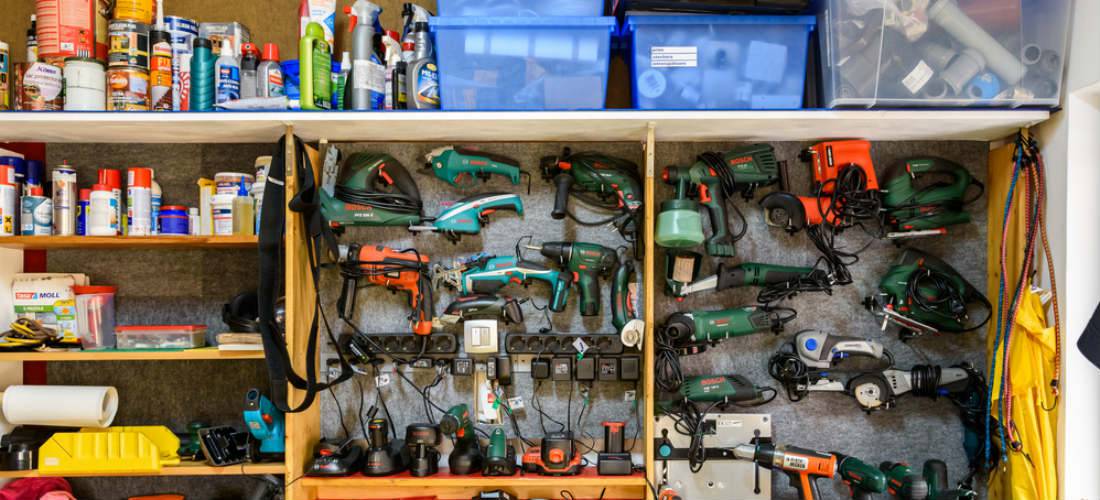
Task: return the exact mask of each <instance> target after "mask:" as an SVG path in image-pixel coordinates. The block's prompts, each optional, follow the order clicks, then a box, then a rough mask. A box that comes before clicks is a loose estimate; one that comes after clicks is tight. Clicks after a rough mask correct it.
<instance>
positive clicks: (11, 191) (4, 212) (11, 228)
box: [0, 184, 19, 236]
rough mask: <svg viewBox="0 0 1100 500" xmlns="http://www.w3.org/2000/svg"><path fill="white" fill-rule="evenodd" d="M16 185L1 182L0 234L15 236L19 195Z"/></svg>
mask: <svg viewBox="0 0 1100 500" xmlns="http://www.w3.org/2000/svg"><path fill="white" fill-rule="evenodd" d="M15 193H16V189H15V185H13V184H0V236H15V232H16V229H17V228H16V218H17V217H18V214H17V213H16V210H18V209H17V208H16V207H17V205H18V204H19V201H18V200H19V196H18V195H17V194H15Z"/></svg>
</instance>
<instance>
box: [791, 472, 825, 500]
mask: <svg viewBox="0 0 1100 500" xmlns="http://www.w3.org/2000/svg"><path fill="white" fill-rule="evenodd" d="M787 474H788V475H789V476H790V478H791V483H793V484H794V487H795V488H796V489H798V498H799V499H801V500H817V499H819V498H821V491H820V490H819V489H818V487H817V481H814V477H813V476H811V475H810V474H808V473H803V474H799V473H797V472H789V473H787Z"/></svg>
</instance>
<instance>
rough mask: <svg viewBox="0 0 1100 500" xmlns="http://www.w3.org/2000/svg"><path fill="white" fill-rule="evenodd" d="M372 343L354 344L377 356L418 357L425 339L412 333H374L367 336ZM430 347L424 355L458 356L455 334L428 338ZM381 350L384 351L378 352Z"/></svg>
mask: <svg viewBox="0 0 1100 500" xmlns="http://www.w3.org/2000/svg"><path fill="white" fill-rule="evenodd" d="M365 337H367V338H368V339H370V342H368V341H366V340H364V339H362V338H359V339H354V340H353V342H357V343H359V345H361V346H363V347H364V348H366V349H367V350H369V351H370V352H373V353H375V354H381V355H386V354H390V355H393V354H397V355H410V354H411V355H416V354H419V353H420V349H421V346H422V343H423V342H424V337H421V336H419V335H413V334H411V333H372V334H369V335H366V336H365ZM427 342H428V345H427V346H426V347H424V355H425V356H427V355H436V356H438V355H441V354H457V353H458V344H459V341H458V338H457V337H456V336H455V335H454V334H453V333H445V332H437V333H433V334H431V335H428V336H427ZM379 348H381V349H382V351H381V352H378V349H379Z"/></svg>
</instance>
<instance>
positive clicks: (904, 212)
mask: <svg viewBox="0 0 1100 500" xmlns="http://www.w3.org/2000/svg"><path fill="white" fill-rule="evenodd" d="M887 175H888V180H887V181H886V182H885V183H883V185H882V192H883V194H884V196H883V198H882V207H883V209H884V213H883V222H885V226H886V227H887V228H888V229H889V232H888V233H887V234H886V237H887V238H890V239H898V238H913V237H920V236H934V235H940V234H944V233H946V232H947V230H946V229H945V227H946V226H951V225H955V224H966V223H967V222H970V214H969V213H968V212H967V211H966V210H965V209H964V207H965V206H966V205H967V204H969V203H970V202H973V201H975V200H977V199H978V198H980V197H981V195H982V191H983V190H984V186H983V185H982V183H980V182H978V181H976V180H975V179H974V176H972V175H970V171H969V170H967V169H966V168H965V167H963V166H962V165H959V164H958V163H955V162H953V161H951V160H946V159H943V158H923V157H921V158H910V159H907V160H905V161H903V162H901V163H900V164H898V165H896V166H894V167H892V168H891V172H890V173H889V174H887ZM971 186H977V187H978V189H977V190H976V194H975V195H972V196H971V198H970V199H967V198H966V195H967V192H968V191H970V187H971Z"/></svg>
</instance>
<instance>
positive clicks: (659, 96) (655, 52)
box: [624, 15, 816, 109]
mask: <svg viewBox="0 0 1100 500" xmlns="http://www.w3.org/2000/svg"><path fill="white" fill-rule="evenodd" d="M815 24H816V20H815V19H814V17H813V16H722V15H701V16H628V17H627V19H626V24H625V26H624V34H625V35H626V37H627V38H628V40H627V45H628V47H629V51H630V60H631V72H632V75H631V76H632V78H631V80H632V85H633V90H634V92H633V95H634V107H635V108H637V109H797V108H800V107H802V95H803V88H804V87H805V84H806V54H807V48H808V44H809V40H810V32H811V31H813V28H814V25H815Z"/></svg>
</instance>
